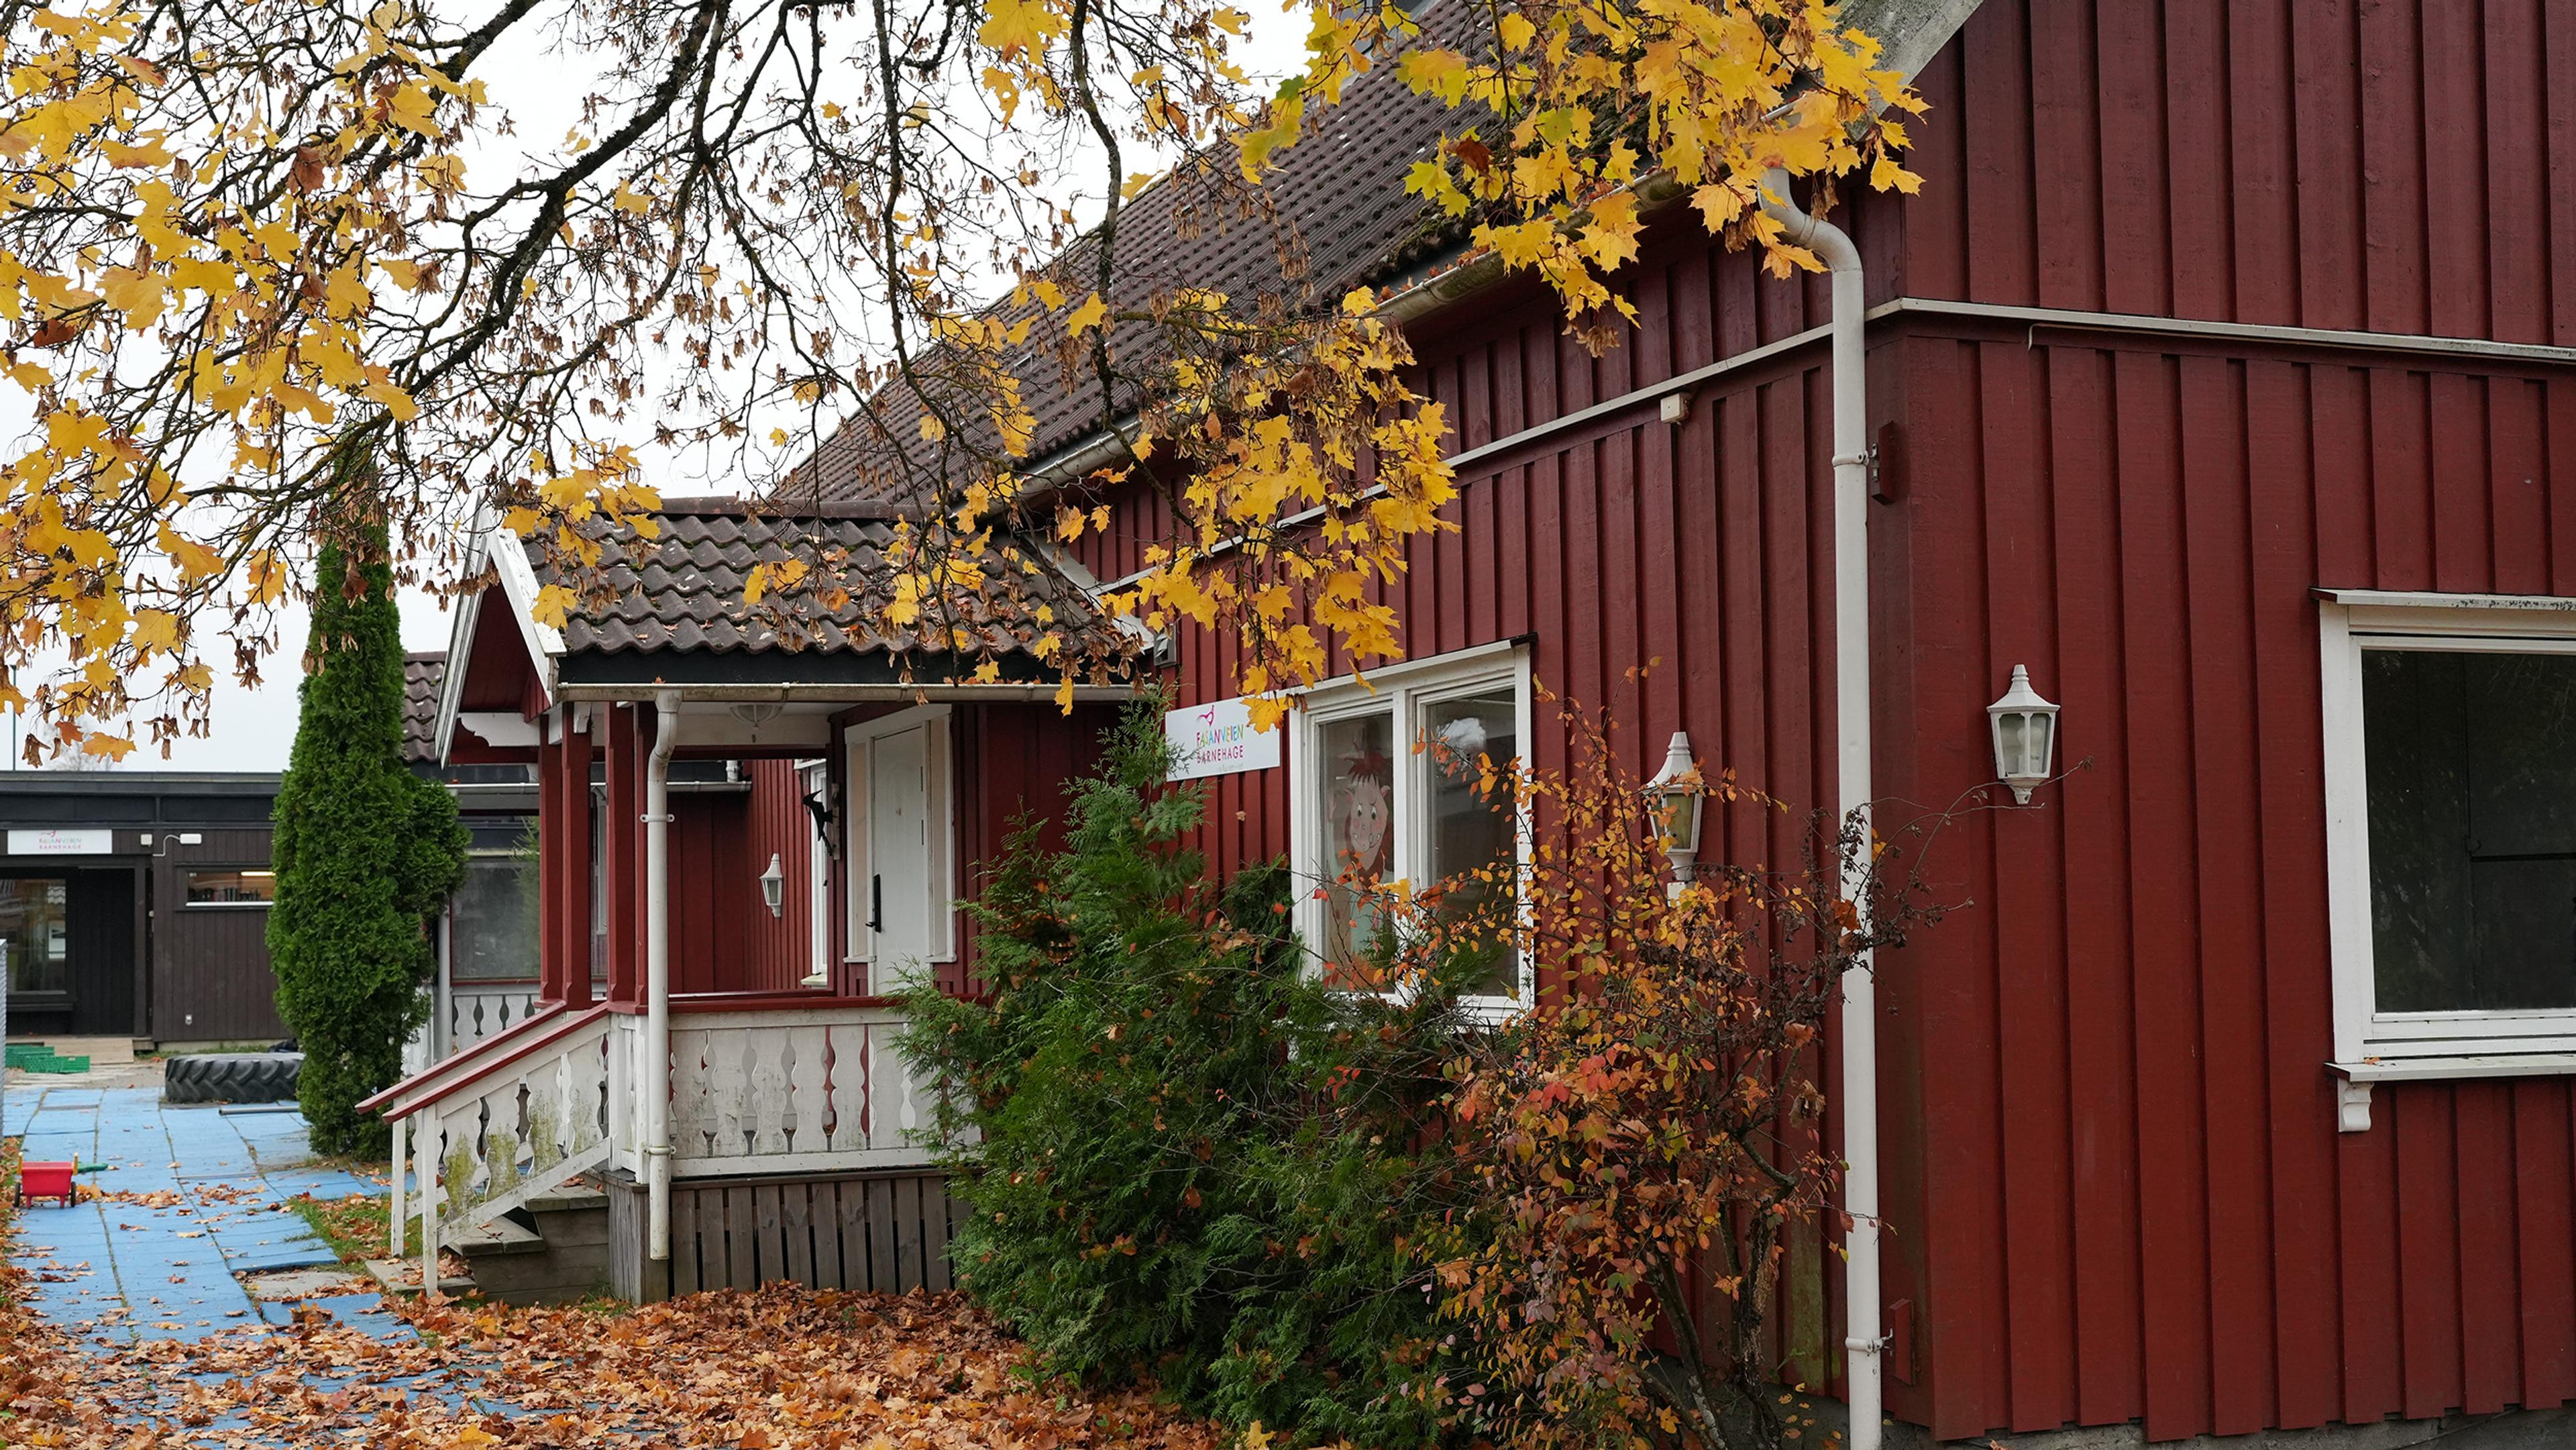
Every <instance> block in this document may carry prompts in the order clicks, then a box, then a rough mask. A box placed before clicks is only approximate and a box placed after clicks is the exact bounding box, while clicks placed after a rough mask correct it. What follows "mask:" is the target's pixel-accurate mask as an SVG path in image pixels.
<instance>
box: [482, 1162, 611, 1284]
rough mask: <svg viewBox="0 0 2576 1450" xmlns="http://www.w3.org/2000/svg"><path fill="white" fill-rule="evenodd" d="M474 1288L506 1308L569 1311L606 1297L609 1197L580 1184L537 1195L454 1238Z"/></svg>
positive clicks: (568, 1185)
mask: <svg viewBox="0 0 2576 1450" xmlns="http://www.w3.org/2000/svg"><path fill="white" fill-rule="evenodd" d="M454 1243H455V1248H456V1251H457V1252H458V1253H461V1254H463V1255H464V1256H465V1259H466V1262H467V1263H469V1264H471V1265H473V1267H474V1286H475V1287H476V1288H478V1289H480V1290H482V1291H483V1293H484V1295H485V1297H487V1298H492V1299H498V1300H500V1301H501V1302H502V1303H505V1304H569V1303H572V1302H574V1301H576V1300H580V1299H587V1298H590V1297H592V1296H593V1295H597V1294H605V1293H606V1292H608V1195H607V1194H605V1193H601V1192H598V1191H597V1190H594V1189H591V1188H589V1187H587V1186H585V1185H581V1184H567V1185H565V1187H564V1188H563V1189H562V1190H560V1191H558V1192H555V1193H548V1194H540V1195H538V1196H537V1197H535V1198H531V1199H529V1200H528V1201H527V1202H526V1203H523V1204H521V1205H519V1206H518V1207H517V1208H514V1209H512V1210H510V1211H509V1212H508V1213H506V1214H504V1215H502V1216H501V1217H499V1218H496V1219H494V1220H492V1221H491V1222H490V1223H488V1224H484V1225H481V1226H479V1227H477V1228H473V1229H468V1230H466V1231H464V1232H462V1233H459V1234H457V1235H456V1236H455V1240H454Z"/></svg>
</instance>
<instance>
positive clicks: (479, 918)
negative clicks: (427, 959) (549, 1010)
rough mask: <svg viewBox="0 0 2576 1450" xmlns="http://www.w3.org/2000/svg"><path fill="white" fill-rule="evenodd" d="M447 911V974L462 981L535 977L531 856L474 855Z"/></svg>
mask: <svg viewBox="0 0 2576 1450" xmlns="http://www.w3.org/2000/svg"><path fill="white" fill-rule="evenodd" d="M448 910H449V912H450V917H449V920H450V922H451V925H450V927H449V936H448V952H449V968H448V969H449V971H450V973H451V974H452V975H453V976H454V978H455V980H457V981H460V982H477V981H480V982H492V981H503V982H508V981H525V980H528V979H530V978H533V977H535V976H536V975H537V863H536V861H535V859H534V858H533V857H523V856H518V855H509V856H476V857H473V858H471V859H469V860H468V861H467V862H466V863H465V884H464V885H462V886H460V887H458V888H457V889H456V896H455V899H454V901H453V902H452V903H451V904H450V906H449V908H448Z"/></svg>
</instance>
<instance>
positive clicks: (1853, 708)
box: [1762, 171, 1887, 1450]
mask: <svg viewBox="0 0 2576 1450" xmlns="http://www.w3.org/2000/svg"><path fill="white" fill-rule="evenodd" d="M1762 192H1763V197H1762V211H1763V214H1764V215H1765V216H1768V217H1770V218H1772V219H1773V220H1775V221H1778V222H1779V223H1781V224H1782V225H1783V226H1784V227H1786V228H1787V230H1788V239H1789V240H1790V241H1792V242H1794V243H1796V244H1797V245H1799V246H1802V247H1805V248H1806V249H1807V250H1809V251H1811V252H1813V253H1815V254H1816V256H1817V257H1818V258H1819V259H1820V260H1822V261H1823V262H1824V264H1825V267H1826V270H1827V271H1828V272H1830V273H1831V274H1832V276H1833V322H1832V324H1831V326H1832V345H1833V384H1834V738H1835V743H1836V751H1835V762H1836V768H1835V772H1834V793H1835V798H1836V800H1837V802H1838V803H1839V806H1840V808H1841V809H1842V810H1843V811H1845V812H1846V813H1851V814H1857V815H1858V816H1859V817H1860V826H1861V833H1862V834H1861V840H1862V843H1863V849H1864V851H1866V850H1867V849H1868V848H1869V847H1870V845H1871V844H1873V843H1874V842H1875V840H1876V836H1875V834H1874V831H1873V828H1872V826H1871V823H1870V810H1869V803H1870V789H1871V787H1870V779H1869V764H1870V711H1869V660H1870V652H1869V373H1868V353H1867V336H1866V326H1867V323H1868V308H1867V304H1866V302H1865V301H1864V300H1863V297H1862V290H1861V267H1860V249H1859V248H1857V247H1855V246H1853V245H1852V239H1851V237H1850V236H1849V235H1847V234H1846V233H1845V232H1844V231H1843V230H1842V228H1840V227H1837V226H1835V225H1833V224H1832V223H1830V222H1826V221H1821V220H1819V219H1817V218H1815V217H1812V216H1809V215H1808V214H1807V213H1805V212H1803V211H1800V210H1799V209H1797V208H1796V207H1794V206H1792V205H1790V204H1789V200H1788V198H1789V196H1790V190H1789V178H1788V176H1787V174H1785V173H1783V172H1779V171H1773V172H1771V173H1770V174H1769V175H1767V176H1765V177H1764V178H1763V184H1762ZM1868 868H1869V860H1868V857H1867V856H1866V855H1864V856H1863V858H1862V859H1861V860H1860V861H1858V862H1846V863H1845V864H1844V868H1843V884H1844V888H1845V891H1846V893H1848V892H1850V891H1851V890H1853V889H1854V888H1856V887H1857V886H1858V885H1859V884H1860V880H1861V877H1862V875H1863V874H1864V873H1866V872H1867V870H1868ZM1874 965H1875V962H1874V960H1873V956H1872V954H1869V953H1864V954H1862V955H1861V957H1860V958H1859V959H1858V960H1856V961H1854V962H1853V963H1852V965H1851V966H1849V967H1848V968H1845V969H1844V971H1843V981H1842V988H1843V1015H1842V1059H1843V1062H1842V1066H1843V1071H1842V1109H1843V1159H1844V1168H1843V1211H1844V1212H1845V1213H1846V1214H1848V1215H1849V1216H1850V1218H1851V1228H1850V1230H1849V1231H1848V1232H1846V1233H1845V1234H1844V1236H1843V1249H1844V1252H1845V1254H1846V1255H1847V1256H1848V1259H1847V1263H1846V1266H1845V1269H1844V1276H1843V1299H1844V1302H1843V1350H1844V1352H1845V1360H1844V1363H1845V1366H1846V1368H1845V1383H1846V1385H1847V1387H1848V1391H1849V1403H1850V1406H1851V1435H1850V1439H1849V1441H1848V1444H1849V1446H1850V1450H1878V1447H1879V1438H1880V1437H1879V1429H1880V1425H1881V1422H1882V1421H1883V1420H1884V1418H1885V1414H1886V1410H1885V1406H1886V1385H1885V1382H1884V1380H1883V1378H1882V1376H1883V1372H1884V1370H1885V1367H1886V1354H1885V1351H1886V1347H1887V1346H1886V1338H1885V1335H1884V1333H1883V1331H1882V1330H1881V1328H1880V1326H1879V1310H1878V1306H1879V1271H1878V1268H1879V1266H1878V1016H1877V1011H1878V1009H1877V1005H1876V1000H1875V993H1874V990H1873V988H1874V986H1875V983H1874V982H1873V981H1872V979H1871V975H1870V973H1871V969H1872V967H1873V966H1874Z"/></svg>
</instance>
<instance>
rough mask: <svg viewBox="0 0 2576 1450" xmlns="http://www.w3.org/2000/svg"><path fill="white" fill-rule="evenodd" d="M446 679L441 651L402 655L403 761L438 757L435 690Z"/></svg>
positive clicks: (445, 660) (436, 696) (436, 697)
mask: <svg viewBox="0 0 2576 1450" xmlns="http://www.w3.org/2000/svg"><path fill="white" fill-rule="evenodd" d="M446 679H447V655H446V653H445V652H444V651H435V650H434V651H431V652H430V653H428V654H407V655H404V656H403V743H402V758H403V759H405V760H413V761H418V760H430V761H434V760H436V759H438V742H437V741H436V740H434V739H432V738H431V732H432V731H434V730H435V729H436V728H437V726H438V691H439V686H440V685H442V684H443V683H445V681H446Z"/></svg>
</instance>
